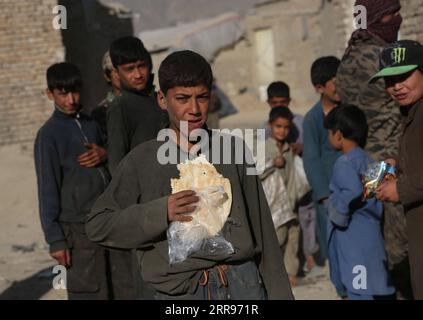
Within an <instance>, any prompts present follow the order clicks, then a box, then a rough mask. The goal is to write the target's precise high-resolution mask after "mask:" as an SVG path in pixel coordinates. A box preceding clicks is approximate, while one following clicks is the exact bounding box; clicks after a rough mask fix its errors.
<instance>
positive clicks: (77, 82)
mask: <svg viewBox="0 0 423 320" xmlns="http://www.w3.org/2000/svg"><path fill="white" fill-rule="evenodd" d="M46 77H47V87H48V89H49V90H50V91H53V90H54V89H58V90H60V91H65V92H79V91H81V89H82V78H81V73H80V71H79V69H78V67H77V66H76V65H74V64H72V63H69V62H61V63H55V64H53V65H51V66H50V67H49V68H48V69H47V72H46Z"/></svg>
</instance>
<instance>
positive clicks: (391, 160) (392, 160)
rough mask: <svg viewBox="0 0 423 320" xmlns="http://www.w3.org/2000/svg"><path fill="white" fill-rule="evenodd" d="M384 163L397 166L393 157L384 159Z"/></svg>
mask: <svg viewBox="0 0 423 320" xmlns="http://www.w3.org/2000/svg"><path fill="white" fill-rule="evenodd" d="M385 163H387V164H389V165H391V166H393V167H396V166H397V161H396V160H395V159H386V160H385Z"/></svg>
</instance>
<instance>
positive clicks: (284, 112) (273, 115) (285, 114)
mask: <svg viewBox="0 0 423 320" xmlns="http://www.w3.org/2000/svg"><path fill="white" fill-rule="evenodd" d="M279 118H283V119H287V120H289V121H292V120H293V119H294V115H293V114H292V112H291V110H289V108H287V107H276V108H273V109H272V110H270V113H269V123H272V122H274V121H276V120H277V119H279Z"/></svg>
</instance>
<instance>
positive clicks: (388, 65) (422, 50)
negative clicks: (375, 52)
mask: <svg viewBox="0 0 423 320" xmlns="http://www.w3.org/2000/svg"><path fill="white" fill-rule="evenodd" d="M420 66H423V46H422V45H421V44H420V43H419V42H417V41H413V40H401V41H396V42H394V43H392V44H391V45H389V47H387V48H385V49H384V50H383V51H382V53H381V54H380V66H379V72H378V73H376V74H375V75H374V76H373V77H372V78H371V79H370V83H374V82H375V81H377V80H378V79H380V78H384V77H391V76H397V75H401V74H405V73H408V72H410V71H413V70H415V69H417V68H418V67H420Z"/></svg>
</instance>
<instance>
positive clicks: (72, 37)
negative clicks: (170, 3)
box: [58, 0, 134, 112]
mask: <svg viewBox="0 0 423 320" xmlns="http://www.w3.org/2000/svg"><path fill="white" fill-rule="evenodd" d="M58 4H59V5H63V6H65V7H66V10H67V29H64V30H62V40H63V45H64V47H65V52H66V56H65V60H66V61H68V62H72V63H74V64H76V65H77V66H78V67H79V68H80V70H81V73H82V78H83V82H84V88H83V92H82V97H83V98H82V99H83V101H82V102H83V105H84V109H86V110H87V111H89V112H90V111H91V110H92V109H93V108H94V107H96V106H97V104H98V103H99V102H100V101H101V100H103V99H104V97H105V95H106V93H107V91H108V87H107V84H106V83H105V81H104V78H103V72H102V68H101V61H102V58H103V55H104V53H105V52H106V51H107V50H108V49H109V46H110V43H111V42H112V41H113V40H115V39H116V38H119V37H122V36H128V35H133V33H134V32H133V26H132V17H131V15H130V14H120V13H118V12H116V10H113V9H112V8H110V7H106V6H105V5H103V4H101V3H100V2H99V1H98V0H59V1H58Z"/></svg>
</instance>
